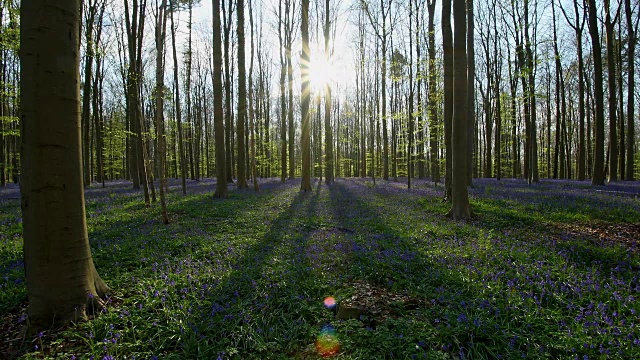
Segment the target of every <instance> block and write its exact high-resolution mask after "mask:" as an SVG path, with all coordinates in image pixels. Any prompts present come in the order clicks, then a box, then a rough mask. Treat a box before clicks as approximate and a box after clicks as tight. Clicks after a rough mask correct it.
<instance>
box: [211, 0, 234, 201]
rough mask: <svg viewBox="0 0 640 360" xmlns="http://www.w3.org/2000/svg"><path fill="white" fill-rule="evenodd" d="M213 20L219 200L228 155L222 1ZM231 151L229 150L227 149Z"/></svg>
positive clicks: (216, 3)
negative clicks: (223, 109) (223, 73)
mask: <svg viewBox="0 0 640 360" xmlns="http://www.w3.org/2000/svg"><path fill="white" fill-rule="evenodd" d="M211 7H212V19H213V127H214V136H215V140H216V192H215V194H214V195H213V196H214V197H217V198H226V197H227V196H228V194H229V190H228V189H227V181H228V178H227V174H226V172H227V169H228V166H227V164H226V161H227V155H226V153H225V128H224V114H223V113H222V39H221V36H220V32H221V28H222V26H221V23H220V0H212V1H211ZM227 150H228V151H230V149H229V148H227Z"/></svg>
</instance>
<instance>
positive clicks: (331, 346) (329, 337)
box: [316, 325, 340, 357]
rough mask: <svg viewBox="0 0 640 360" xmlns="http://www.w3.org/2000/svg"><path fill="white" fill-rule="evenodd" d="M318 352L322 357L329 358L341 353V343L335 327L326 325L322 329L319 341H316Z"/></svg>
mask: <svg viewBox="0 0 640 360" xmlns="http://www.w3.org/2000/svg"><path fill="white" fill-rule="evenodd" d="M316 350H317V351H318V354H320V356H322V357H329V356H332V355H335V354H337V353H338V352H339V351H340V342H339V341H338V335H337V334H336V329H335V328H334V327H333V326H331V325H325V326H323V327H322V330H320V335H318V340H316Z"/></svg>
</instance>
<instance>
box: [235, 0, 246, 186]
mask: <svg viewBox="0 0 640 360" xmlns="http://www.w3.org/2000/svg"><path fill="white" fill-rule="evenodd" d="M237 4H238V9H237V14H236V15H237V16H238V19H237V20H238V23H237V24H236V26H237V28H236V30H237V34H238V116H237V121H238V126H237V135H238V163H237V166H238V189H245V188H247V187H249V186H248V185H247V177H246V173H247V172H246V170H247V164H246V162H247V153H246V149H245V126H244V125H245V120H246V116H247V79H246V74H245V63H244V62H245V46H244V45H245V44H244V42H245V41H244V0H238V2H237Z"/></svg>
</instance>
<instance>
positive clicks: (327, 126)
mask: <svg viewBox="0 0 640 360" xmlns="http://www.w3.org/2000/svg"><path fill="white" fill-rule="evenodd" d="M329 5H330V0H325V19H324V56H325V58H326V61H327V63H329V62H330V60H331V54H330V50H329V41H330V35H329V34H330V30H331V21H330V17H329V11H330V7H329ZM383 62H384V60H383ZM383 67H384V65H383ZM383 73H384V72H383ZM383 81H384V80H383ZM383 107H384V105H383ZM385 121H386V120H385ZM324 131H325V133H324V134H325V135H324V137H325V139H324V140H325V162H326V167H325V179H324V181H325V183H326V184H327V185H329V184H331V183H333V131H332V127H331V84H329V83H328V82H327V83H326V84H325V88H324ZM385 165H386V164H385ZM387 171H388V168H387Z"/></svg>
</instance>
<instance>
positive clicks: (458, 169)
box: [443, 0, 471, 219]
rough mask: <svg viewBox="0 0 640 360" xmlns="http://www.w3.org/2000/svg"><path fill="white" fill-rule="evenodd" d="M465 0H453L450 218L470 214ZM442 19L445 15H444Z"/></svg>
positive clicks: (463, 217)
mask: <svg viewBox="0 0 640 360" xmlns="http://www.w3.org/2000/svg"><path fill="white" fill-rule="evenodd" d="M465 10H466V6H465V0H453V21H454V23H455V33H454V38H453V66H454V68H453V71H454V73H453V81H454V89H453V105H454V110H453V122H452V127H451V128H452V129H451V137H452V144H453V149H452V166H451V169H452V174H451V179H452V184H451V210H450V212H449V215H450V216H451V217H452V218H453V219H468V218H470V217H471V213H470V209H469V193H468V189H467V185H468V177H467V172H468V171H469V170H468V169H469V167H468V165H467V161H468V160H467V151H468V150H469V149H468V148H467V146H468V143H467V135H468V129H467V121H468V117H467V116H468V115H467V107H468V104H469V102H468V99H467V89H468V87H467V76H468V75H467V74H468V73H467V14H466V11H465ZM443 20H444V19H443Z"/></svg>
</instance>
